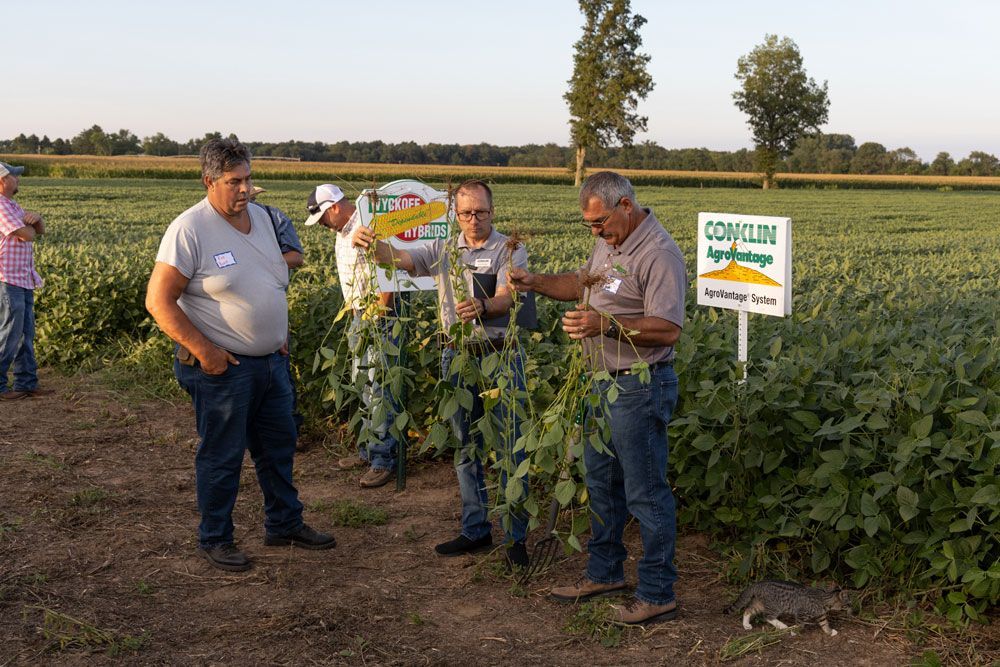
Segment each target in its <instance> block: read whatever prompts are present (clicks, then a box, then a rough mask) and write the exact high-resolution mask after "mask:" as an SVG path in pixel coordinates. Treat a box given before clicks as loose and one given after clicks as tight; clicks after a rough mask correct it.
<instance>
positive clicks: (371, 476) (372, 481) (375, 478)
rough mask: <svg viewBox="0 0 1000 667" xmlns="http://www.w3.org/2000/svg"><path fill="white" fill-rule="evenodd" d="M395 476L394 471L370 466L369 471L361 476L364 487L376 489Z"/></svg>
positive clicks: (362, 486)
mask: <svg viewBox="0 0 1000 667" xmlns="http://www.w3.org/2000/svg"><path fill="white" fill-rule="evenodd" d="M392 478H393V471H392V470H386V469H384V468H369V469H368V472H366V473H365V474H364V475H362V476H361V481H360V482H359V483H360V484H361V488H362V489H374V488H377V487H379V486H382V485H384V484H385V483H386V482H388V481H389V480H390V479H392Z"/></svg>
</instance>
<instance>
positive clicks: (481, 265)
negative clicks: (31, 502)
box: [476, 257, 493, 269]
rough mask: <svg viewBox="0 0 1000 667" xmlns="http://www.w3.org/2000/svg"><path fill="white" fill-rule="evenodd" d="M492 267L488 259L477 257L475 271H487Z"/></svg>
mask: <svg viewBox="0 0 1000 667" xmlns="http://www.w3.org/2000/svg"><path fill="white" fill-rule="evenodd" d="M491 266H493V260H492V259H490V258H489V257H479V258H477V259H476V268H477V269H488V268H490V267H491Z"/></svg>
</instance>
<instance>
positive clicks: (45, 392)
mask: <svg viewBox="0 0 1000 667" xmlns="http://www.w3.org/2000/svg"><path fill="white" fill-rule="evenodd" d="M24 393H25V394H27V395H28V396H30V397H31V398H35V397H37V396H51V395H52V394H54V393H56V390H55V389H42V388H41V387H36V388H35V389H25V390H24Z"/></svg>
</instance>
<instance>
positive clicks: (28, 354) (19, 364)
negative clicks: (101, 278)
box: [0, 162, 52, 401]
mask: <svg viewBox="0 0 1000 667" xmlns="http://www.w3.org/2000/svg"><path fill="white" fill-rule="evenodd" d="M23 173H24V167H14V166H11V165H9V164H7V163H6V162H0V400H5V401H9V400H15V399H18V398H28V397H30V396H41V395H43V394H49V393H52V391H51V390H50V389H41V388H39V386H38V365H37V363H36V362H35V290H36V289H38V288H39V287H41V286H42V278H41V276H39V275H38V272H37V271H36V270H35V256H34V240H35V239H36V238H37V237H39V236H41V235H42V234H44V233H45V222H44V221H43V220H42V216H41V215H39V214H38V213H32V212H31V211H25V210H24V209H23V208H21V207H20V206H19V205H18V204H17V202H15V201H14V199H13V197H14V195H16V194H17V191H18V188H19V187H20V184H21V174H23ZM12 362H13V364H14V385H13V388H12V389H10V390H8V388H7V370H8V369H9V368H10V366H11V363H12Z"/></svg>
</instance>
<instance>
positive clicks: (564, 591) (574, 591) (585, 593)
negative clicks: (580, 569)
mask: <svg viewBox="0 0 1000 667" xmlns="http://www.w3.org/2000/svg"><path fill="white" fill-rule="evenodd" d="M626 588H627V586H625V582H624V581H616V582H615V583H613V584H599V583H597V582H596V581H591V580H590V579H588V578H587V576H586V575H584V576H582V577H580V578H579V579H577V580H576V583H575V584H573V585H572V586H557V587H556V588H553V589H552V590H550V591H549V597H550V598H552V599H554V600H559V601H560V602H583V601H584V600H589V599H591V598H596V597H598V596H599V595H610V594H612V593H617V592H619V591H624V590H625V589H626Z"/></svg>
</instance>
